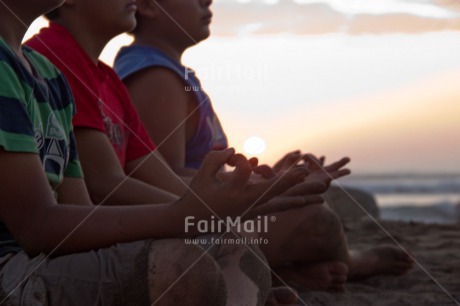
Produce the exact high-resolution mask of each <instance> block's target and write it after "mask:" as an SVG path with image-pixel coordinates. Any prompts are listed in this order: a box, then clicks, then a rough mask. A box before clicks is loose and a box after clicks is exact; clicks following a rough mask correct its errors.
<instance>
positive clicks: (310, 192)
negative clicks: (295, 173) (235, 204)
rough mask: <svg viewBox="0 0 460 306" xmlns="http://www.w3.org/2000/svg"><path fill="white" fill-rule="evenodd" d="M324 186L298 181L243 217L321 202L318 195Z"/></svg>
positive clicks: (253, 216) (323, 189)
mask: <svg viewBox="0 0 460 306" xmlns="http://www.w3.org/2000/svg"><path fill="white" fill-rule="evenodd" d="M325 190H326V186H325V185H324V184H322V183H300V184H297V185H295V186H293V187H291V188H289V189H288V190H287V191H286V192H285V193H284V194H283V195H281V196H278V197H275V198H273V199H271V200H270V201H268V202H267V203H265V204H264V205H261V206H258V207H255V208H252V209H251V210H250V211H248V212H247V213H246V214H244V216H243V218H244V219H254V218H256V217H257V216H262V215H267V214H270V213H276V212H280V211H285V210H289V209H292V208H298V207H303V206H306V205H313V204H321V203H323V202H324V199H323V198H322V197H321V196H320V195H319V194H321V193H324V191H325Z"/></svg>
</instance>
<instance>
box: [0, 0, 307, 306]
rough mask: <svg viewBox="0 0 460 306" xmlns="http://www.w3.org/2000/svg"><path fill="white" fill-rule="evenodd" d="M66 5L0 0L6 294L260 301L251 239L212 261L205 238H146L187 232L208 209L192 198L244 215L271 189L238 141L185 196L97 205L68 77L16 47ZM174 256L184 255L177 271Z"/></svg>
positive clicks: (39, 298) (4, 298) (0, 284)
mask: <svg viewBox="0 0 460 306" xmlns="http://www.w3.org/2000/svg"><path fill="white" fill-rule="evenodd" d="M60 4H62V1H56V0H43V1H31V0H21V1H18V0H3V1H1V2H0V77H1V82H0V169H1V172H0V186H1V189H0V198H1V199H2V201H0V223H1V224H2V225H1V226H0V229H1V231H2V232H1V233H0V239H1V240H0V304H2V305H32V304H41V305H71V304H76V305H95V304H97V305H150V304H152V303H157V302H158V303H159V305H176V302H175V301H177V300H184V299H187V301H188V305H206V304H208V305H211V304H213V305H225V304H226V303H234V304H243V303H245V302H246V301H252V302H254V304H258V305H263V303H264V300H265V298H266V297H267V295H268V288H269V286H270V280H269V274H268V270H267V269H265V267H264V266H263V265H262V264H259V263H260V261H258V260H254V259H251V258H252V257H253V255H252V254H253V253H248V252H246V251H247V250H246V249H245V248H244V249H243V248H238V247H232V246H223V247H221V248H215V247H214V248H213V249H212V252H214V254H213V255H214V256H215V257H216V258H219V257H220V259H219V262H218V263H216V262H215V260H214V259H213V258H212V257H211V256H210V255H209V254H208V253H204V252H203V250H202V248H201V247H198V246H194V245H185V244H184V242H183V241H180V240H171V239H169V240H157V241H153V240H151V239H152V238H166V237H179V236H183V235H184V233H183V220H184V217H185V216H188V215H190V212H193V215H195V216H196V217H197V218H200V219H204V220H206V219H209V218H210V216H211V214H210V213H209V211H208V210H207V209H205V208H203V205H202V203H201V201H200V200H198V199H197V196H199V197H201V199H202V200H204V201H207V202H209V203H214V204H215V205H213V207H212V209H213V210H214V211H215V212H216V213H217V214H219V215H222V216H226V215H228V216H237V215H239V214H241V213H242V212H243V211H244V210H246V209H247V208H248V207H249V206H250V205H251V204H252V203H253V202H254V200H255V199H258V198H259V197H260V196H261V195H262V194H263V193H264V192H265V191H266V189H267V187H268V186H267V185H266V186H263V185H254V186H251V187H248V186H247V185H246V182H247V179H248V178H249V175H250V172H251V168H252V166H251V165H250V164H249V163H248V162H247V161H246V160H245V159H244V158H243V157H242V156H239V155H234V152H233V151H232V150H227V151H223V152H218V153H215V154H212V155H210V156H209V159H208V162H207V163H206V165H205V166H204V167H203V168H202V171H201V173H200V174H199V175H198V176H197V177H196V179H195V180H194V181H193V182H192V189H193V194H192V193H189V194H187V195H186V196H184V197H183V198H181V199H180V200H178V201H175V202H170V203H165V204H156V205H142V206H119V207H96V206H93V205H92V203H91V201H90V198H89V195H88V192H87V190H86V187H85V184H84V181H83V179H82V170H81V167H80V164H79V160H78V156H77V153H76V147H75V140H74V135H73V129H72V125H71V117H72V113H73V98H72V95H71V93H70V90H69V87H68V84H67V81H66V80H65V78H64V77H63V76H62V74H61V73H60V72H59V71H58V70H57V69H56V68H55V67H54V66H52V65H51V64H50V63H49V62H48V61H47V60H45V59H44V58H43V57H42V56H40V55H38V54H37V53H36V52H34V51H32V50H31V49H29V48H27V47H22V46H21V41H22V37H23V36H24V34H25V32H26V30H27V26H28V25H30V24H31V23H32V21H33V20H34V19H35V18H36V17H38V16H40V15H41V14H43V13H45V12H47V11H49V10H51V9H53V8H55V7H57V6H58V5H60ZM24 25H26V26H24ZM225 162H230V163H232V164H234V165H236V168H235V173H234V174H235V175H234V176H233V177H232V179H231V180H230V181H228V182H227V183H219V182H218V181H217V180H215V178H214V175H215V173H216V172H217V170H218V169H219V168H220V167H221V166H222V165H223V164H224V163H225ZM303 176H305V172H304V171H302V169H296V170H295V171H293V172H291V173H289V174H288V175H287V176H286V177H285V178H283V179H282V182H281V184H278V186H277V187H276V188H275V190H272V191H271V193H272V195H273V194H276V193H279V192H282V191H283V190H285V189H286V188H287V187H288V186H290V185H292V184H293V183H294V182H295V181H297V180H298V179H299V178H301V177H303ZM229 195H232V197H233V199H232V201H229V200H228V198H229ZM210 199H216V200H217V201H216V202H213V201H209V200H210ZM297 200H299V201H300V200H301V201H303V199H297ZM58 203H59V204H58ZM283 204H285V203H283ZM261 207H262V208H263V206H261ZM277 209H279V207H278V208H277ZM253 251H254V252H257V249H254V250H253ZM184 254H187V256H184ZM175 258H180V259H181V261H180V264H179V263H176V264H177V266H176V267H174V269H173V268H172V266H171V263H172V260H174V259H175ZM245 258H246V259H245ZM258 258H260V256H258ZM247 259H250V261H251V265H252V266H251V269H252V270H251V271H257V272H258V273H259V275H258V280H259V281H258V282H256V281H255V278H254V274H253V273H249V272H248V269H246V268H247ZM235 266H240V267H242V269H235V268H234V267H235ZM254 269H255V270H254ZM235 278H236V279H235ZM203 282H206V288H205V290H203V289H201V290H200V287H204V286H202V285H200V284H203ZM229 283H231V284H232V285H231V286H229V285H228V284H229ZM235 284H236V286H235ZM238 284H241V285H242V286H241V287H238ZM248 284H251V286H248ZM253 285H255V287H252V286H253ZM243 286H246V287H243ZM242 287H243V288H242ZM251 288H252V289H251ZM255 288H257V289H255Z"/></svg>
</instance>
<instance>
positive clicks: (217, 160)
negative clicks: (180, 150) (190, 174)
mask: <svg viewBox="0 0 460 306" xmlns="http://www.w3.org/2000/svg"><path fill="white" fill-rule="evenodd" d="M233 154H235V149H233V148H229V149H226V150H222V151H212V152H209V153H208V155H206V157H205V159H204V161H203V165H202V166H201V167H200V170H199V174H198V175H200V174H202V175H204V176H207V177H208V178H215V177H216V174H217V172H219V171H220V169H221V168H222V166H223V165H225V164H226V163H227V162H228V160H229V159H230V157H231V156H232V155H233ZM198 175H197V176H198Z"/></svg>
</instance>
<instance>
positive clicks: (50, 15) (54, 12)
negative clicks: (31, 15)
mask: <svg viewBox="0 0 460 306" xmlns="http://www.w3.org/2000/svg"><path fill="white" fill-rule="evenodd" d="M45 17H46V18H47V19H48V20H55V19H57V18H58V17H59V8H55V9H54V10H52V11H49V12H48V13H46V14H45Z"/></svg>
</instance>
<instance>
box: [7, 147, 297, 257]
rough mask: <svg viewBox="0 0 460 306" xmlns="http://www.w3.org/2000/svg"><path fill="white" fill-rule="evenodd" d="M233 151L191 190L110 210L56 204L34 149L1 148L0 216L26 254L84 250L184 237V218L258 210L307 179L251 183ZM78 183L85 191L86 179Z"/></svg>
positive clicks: (210, 162)
mask: <svg viewBox="0 0 460 306" xmlns="http://www.w3.org/2000/svg"><path fill="white" fill-rule="evenodd" d="M233 153H234V152H233V151H232V150H225V151H222V152H213V153H211V154H210V155H209V156H208V157H207V159H206V161H205V163H204V165H203V167H202V168H201V170H200V171H199V174H198V175H197V177H195V178H194V180H193V182H192V184H191V185H192V188H193V191H192V192H188V193H187V194H186V196H184V197H182V198H181V199H180V200H179V201H176V202H173V203H169V204H156V205H142V206H118V207H110V206H109V207H107V206H90V205H85V206H82V205H78V206H77V205H70V204H69V205H57V203H56V201H55V199H54V196H53V193H52V192H51V188H50V187H49V185H48V182H47V179H46V176H45V175H44V173H43V169H42V164H41V162H40V160H39V157H38V156H37V155H36V154H31V153H10V152H6V151H4V150H3V149H1V148H0V169H2V172H1V173H0V185H1V186H2V188H1V189H0V197H1V198H2V199H3V200H2V201H0V220H2V221H3V222H4V223H5V224H6V226H7V227H8V229H9V230H10V231H11V232H12V234H13V236H14V237H15V239H16V240H17V241H18V242H19V244H20V245H21V246H22V247H23V248H24V250H25V251H26V252H27V253H28V254H29V255H36V254H38V253H40V252H44V253H47V254H50V253H52V254H53V255H58V254H69V253H75V252H83V251H88V250H91V249H98V248H103V247H108V246H110V245H113V244H115V243H120V242H129V241H135V240H141V239H149V238H167V237H184V236H185V234H184V219H185V217H186V216H191V215H193V216H196V217H197V219H209V218H210V216H211V215H213V214H214V213H215V214H216V215H219V216H231V217H234V216H237V215H240V214H242V213H243V212H244V211H245V210H246V209H248V208H249V207H251V206H255V207H260V206H261V204H262V203H264V201H266V199H267V198H268V197H273V196H275V195H277V194H280V193H282V192H284V191H285V190H286V189H288V188H289V187H290V186H292V185H294V184H296V183H297V182H298V181H299V180H302V179H303V177H304V176H305V171H303V170H302V169H296V170H294V171H290V172H287V173H286V174H285V175H284V176H283V177H282V178H278V177H276V178H275V180H271V181H270V180H267V182H264V183H261V184H254V185H248V184H247V181H248V179H249V176H250V173H251V166H250V164H249V163H248V162H247V161H245V159H244V158H243V157H241V156H238V155H233ZM227 161H230V162H231V163H232V164H233V165H235V166H236V167H235V170H234V172H233V177H232V178H231V179H230V180H229V181H228V182H226V183H220V182H219V181H218V180H217V179H216V177H215V175H216V173H217V171H218V170H219V169H220V167H222V166H223V164H224V163H225V162H227ZM19 165H20V166H19ZM13 173H14V175H11V174H13ZM71 182H72V181H69V183H71ZM74 182H75V181H74ZM75 188H80V189H81V188H83V184H81V183H80V184H79V185H77V186H75ZM66 189H67V188H66ZM66 189H63V190H66ZM83 189H84V188H83ZM24 190H27V191H28V192H24ZM67 190H68V189H67ZM81 191H82V192H84V190H81ZM63 197H64V198H67V199H69V198H70V197H68V196H67V195H63ZM205 204H206V205H205ZM281 205H282V206H283V207H284V208H286V207H289V205H293V206H294V205H295V206H298V205H299V201H298V200H296V201H292V202H290V203H281ZM209 208H210V209H209ZM279 209H280V205H278V206H276V205H273V203H272V206H271V207H270V210H271V211H276V210H279Z"/></svg>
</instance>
